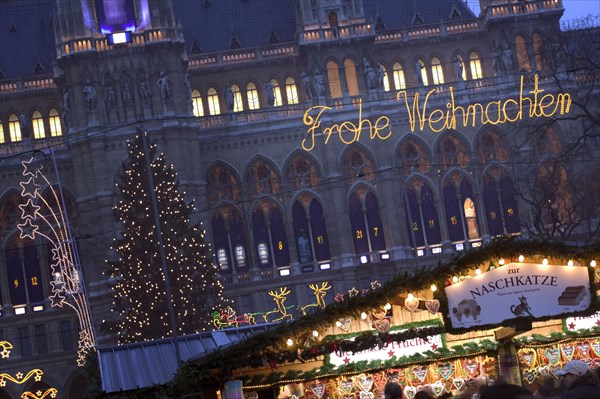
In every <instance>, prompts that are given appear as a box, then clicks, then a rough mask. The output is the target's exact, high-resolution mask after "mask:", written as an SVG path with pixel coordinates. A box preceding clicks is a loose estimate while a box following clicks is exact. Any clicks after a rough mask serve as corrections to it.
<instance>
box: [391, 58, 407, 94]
mask: <svg viewBox="0 0 600 399" xmlns="http://www.w3.org/2000/svg"><path fill="white" fill-rule="evenodd" d="M393 77H394V87H396V90H404V89H406V76H405V74H404V68H403V67H402V64H401V63H400V62H395V63H394V66H393Z"/></svg>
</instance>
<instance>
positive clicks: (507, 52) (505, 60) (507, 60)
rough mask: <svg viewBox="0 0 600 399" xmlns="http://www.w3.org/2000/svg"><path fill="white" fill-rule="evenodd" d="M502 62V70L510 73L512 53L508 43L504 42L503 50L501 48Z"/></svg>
mask: <svg viewBox="0 0 600 399" xmlns="http://www.w3.org/2000/svg"><path fill="white" fill-rule="evenodd" d="M502 64H504V71H505V72H506V73H510V72H512V71H514V69H515V68H514V65H513V53H512V50H511V49H510V46H509V45H508V44H504V50H502Z"/></svg>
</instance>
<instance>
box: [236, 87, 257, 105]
mask: <svg viewBox="0 0 600 399" xmlns="http://www.w3.org/2000/svg"><path fill="white" fill-rule="evenodd" d="M234 94H235V92H234ZM246 98H247V99H248V109H250V110H255V109H259V108H260V102H259V101H258V89H257V88H256V85H255V84H254V83H252V82H250V83H248V85H247V86H246Z"/></svg>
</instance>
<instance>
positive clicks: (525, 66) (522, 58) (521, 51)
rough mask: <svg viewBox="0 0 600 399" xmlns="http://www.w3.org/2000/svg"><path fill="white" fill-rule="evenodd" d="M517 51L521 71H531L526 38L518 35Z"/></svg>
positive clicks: (516, 38) (516, 39) (516, 40)
mask: <svg viewBox="0 0 600 399" xmlns="http://www.w3.org/2000/svg"><path fill="white" fill-rule="evenodd" d="M515 50H516V52H517V62H518V63H519V70H521V71H529V70H531V65H530V64H529V52H528V51H527V43H526V42H525V38H524V37H523V36H520V35H517V36H516V37H515Z"/></svg>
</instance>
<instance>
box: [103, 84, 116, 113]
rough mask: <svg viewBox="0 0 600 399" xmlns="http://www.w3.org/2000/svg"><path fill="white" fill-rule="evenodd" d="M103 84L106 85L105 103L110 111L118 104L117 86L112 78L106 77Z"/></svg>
mask: <svg viewBox="0 0 600 399" xmlns="http://www.w3.org/2000/svg"><path fill="white" fill-rule="evenodd" d="M102 86H104V105H106V109H107V110H108V111H111V110H113V109H114V108H115V106H116V105H117V101H116V99H117V92H116V90H115V86H114V85H113V82H112V80H111V79H104V81H102Z"/></svg>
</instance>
